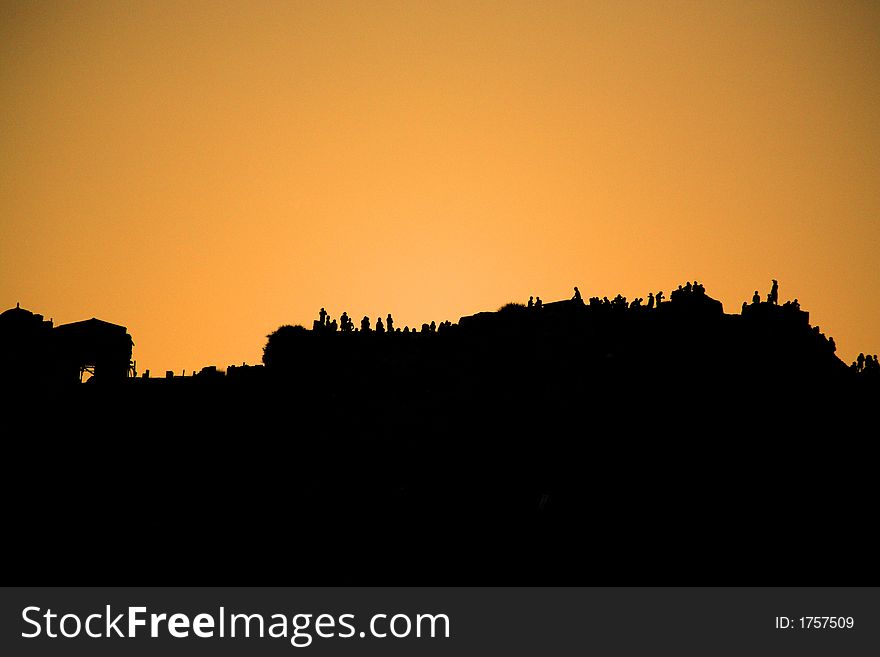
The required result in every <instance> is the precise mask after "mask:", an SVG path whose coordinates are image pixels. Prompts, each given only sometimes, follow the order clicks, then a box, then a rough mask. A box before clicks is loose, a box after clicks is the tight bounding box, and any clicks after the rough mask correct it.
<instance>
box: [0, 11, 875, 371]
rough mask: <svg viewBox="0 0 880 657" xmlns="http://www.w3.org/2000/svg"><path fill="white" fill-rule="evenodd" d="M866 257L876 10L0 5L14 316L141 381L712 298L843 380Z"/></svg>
mask: <svg viewBox="0 0 880 657" xmlns="http://www.w3.org/2000/svg"><path fill="white" fill-rule="evenodd" d="M878 246H880V4H878V3H876V2H845V1H833V2H831V1H825V2H794V1H790V2H789V1H780V0H770V1H768V0H763V1H761V2H746V1H736V2H731V1H726V2H712V1H710V0H705V1H703V2H651V1H647V0H638V1H633V2H628V1H625V0H613V1H609V2H590V1H586V0H585V1H583V2H550V1H547V0H544V1H535V2H519V1H514V0H506V1H504V2H479V1H477V0H467V1H464V2H452V1H444V2H428V1H424V0H408V1H403V2H382V1H379V0H370V1H366V0H365V1H362V2H332V1H329V0H321V1H320V2H298V1H294V0H290V1H287V2H262V1H258V0H256V1H245V0H240V1H238V2H221V1H212V2H182V1H180V0H175V1H171V2H97V3H95V2H87V1H82V2H51V3H50V2H36V3H32V2H2V4H0V310H2V309H5V308H8V307H12V306H15V304H16V302H21V305H22V306H23V307H25V308H28V309H30V310H33V311H35V312H39V313H43V314H44V315H45V316H46V317H47V318H48V317H52V318H53V319H54V320H55V322H56V324H58V323H64V322H70V321H76V320H80V319H85V318H88V317H92V316H96V317H99V318H101V319H105V320H108V321H111V322H115V323H118V324H124V325H125V326H127V327H128V328H129V331H130V332H131V334H132V336H133V337H134V341H135V345H136V346H135V350H134V358H135V359H136V360H137V362H138V369H139V370H140V371H143V370H144V369H146V368H150V369H151V370H152V371H153V372H154V373H160V372H164V370H166V369H173V370H176V371H178V372H179V371H180V370H182V369H186V370H187V371H189V370H191V369H192V368H200V367H202V366H204V365H211V364H216V365H218V366H220V367H221V368H225V367H226V366H227V365H229V364H240V363H242V362H245V361H246V362H248V363H257V362H259V360H260V357H261V353H262V347H263V345H264V344H265V336H266V334H267V333H269V332H270V331H272V330H274V329H275V328H277V327H278V326H279V325H281V324H286V323H291V324H295V323H300V324H304V325H307V326H311V321H312V319H313V318H315V317H316V316H317V313H318V310H319V309H320V308H321V307H322V306H324V307H326V308H327V310H328V311H329V312H330V313H331V315H332V316H333V317H338V316H339V315H340V314H341V312H342V311H343V310H346V311H348V313H349V314H350V315H352V316H353V317H354V318H355V320H356V321H359V320H360V318H361V317H362V316H363V315H365V314H368V315H370V316H371V317H372V318H373V321H374V322H375V318H376V317H378V316H380V315H381V316H382V317H385V315H386V314H387V313H389V312H390V313H392V314H393V315H394V317H395V324H396V325H397V326H400V327H403V326H404V325H407V324H408V325H410V326H413V325H417V324H418V325H420V324H421V323H422V322H426V321H427V322H430V321H431V320H437V321H440V320H444V319H451V320H453V321H456V320H457V319H458V318H459V317H460V316H462V315H467V314H471V313H474V312H478V311H481V310H494V309H496V308H498V307H499V306H501V305H502V304H504V303H506V302H509V301H514V300H517V301H525V300H526V299H528V297H529V295H539V296H541V297H542V298H543V299H544V300H545V301H551V300H556V299H560V298H566V297H569V296H570V295H571V290H572V286H574V285H578V286H579V287H580V290H581V292H582V293H583V294H584V296H585V297H589V296H593V295H599V296H604V295H608V296H613V295H615V294H617V293H618V292H620V293H622V294H624V295H626V296H628V297H634V296H642V297H647V294H648V292H649V291H655V292H656V291H657V290H661V289H662V290H664V292H665V293H666V294H667V296H668V293H669V290H670V289H672V288H674V287H675V286H676V285H678V284H679V283H684V282H686V281H688V280H694V279H698V280H699V281H701V282H702V283H703V284H704V285H705V286H706V289H707V292H708V293H709V294H710V295H711V296H713V297H716V298H718V299H720V300H721V301H722V302H723V303H724V306H725V310H726V311H727V312H738V311H739V306H740V304H741V303H742V301H744V300H746V299H750V298H751V295H752V293H753V292H754V290H755V289H756V288H757V289H759V290H760V291H761V293H762V295H766V293H767V291H768V290H769V286H770V279H771V278H777V279H779V281H780V297H781V300H783V301H784V300H786V299H791V298H795V297H797V298H798V299H799V301H800V303H801V305H802V306H803V308H804V309H805V310H808V311H810V313H811V322H812V323H813V324H814V325H815V324H818V325H819V326H820V327H821V329H822V331H823V332H825V333H826V334H827V335H830V336H833V337H834V338H835V340H836V341H837V344H838V353H839V354H840V355H841V356H842V357H843V358H844V359H849V360H851V359H852V358H853V357H854V356H855V354H857V353H858V352H859V351H865V352H870V353H876V352H878V351H880V267H878V264H877V254H878Z"/></svg>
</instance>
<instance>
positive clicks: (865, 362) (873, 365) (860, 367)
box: [850, 353, 880, 377]
mask: <svg viewBox="0 0 880 657" xmlns="http://www.w3.org/2000/svg"><path fill="white" fill-rule="evenodd" d="M850 369H851V370H853V371H854V372H856V373H858V374H864V375H866V376H870V377H880V364H878V362H877V354H874V355H873V356H871V355H867V356H866V355H865V354H863V353H861V354H859V355H858V357H857V358H856V359H855V360H854V361H853V363H852V365H850Z"/></svg>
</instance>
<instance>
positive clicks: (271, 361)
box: [263, 324, 309, 370]
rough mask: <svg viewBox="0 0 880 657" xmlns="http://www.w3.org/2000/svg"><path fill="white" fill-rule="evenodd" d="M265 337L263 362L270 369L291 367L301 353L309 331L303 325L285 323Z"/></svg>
mask: <svg viewBox="0 0 880 657" xmlns="http://www.w3.org/2000/svg"><path fill="white" fill-rule="evenodd" d="M266 337H267V338H268V339H267V341H266V346H265V347H263V364H264V365H265V366H266V367H267V368H270V369H276V370H280V369H291V368H292V367H293V366H294V365H295V364H296V360H297V358H298V355H299V353H301V352H300V348H301V346H302V344H303V343H304V342H305V341H306V340H308V338H309V332H308V331H307V330H306V329H305V327H303V326H300V325H296V326H291V325H289V324H285V325H284V326H280V327H278V328H277V329H275V331H273V332H272V333H270V334H269V335H268V336H266Z"/></svg>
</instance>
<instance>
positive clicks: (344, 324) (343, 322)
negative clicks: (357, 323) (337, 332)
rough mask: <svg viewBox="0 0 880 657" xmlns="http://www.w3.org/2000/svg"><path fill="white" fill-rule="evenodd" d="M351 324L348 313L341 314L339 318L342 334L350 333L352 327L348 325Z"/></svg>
mask: <svg viewBox="0 0 880 657" xmlns="http://www.w3.org/2000/svg"><path fill="white" fill-rule="evenodd" d="M349 322H351V318H349V316H348V313H346V312H343V313H342V316H341V317H340V318H339V323H340V328H341V329H342V332H343V333H348V332H349V331H351V329H352V326H351V325H350V324H349Z"/></svg>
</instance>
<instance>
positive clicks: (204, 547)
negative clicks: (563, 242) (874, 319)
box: [4, 296, 878, 584]
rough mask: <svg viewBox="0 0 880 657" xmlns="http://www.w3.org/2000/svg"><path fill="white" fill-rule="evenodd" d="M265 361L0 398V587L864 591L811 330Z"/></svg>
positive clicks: (561, 307)
mask: <svg viewBox="0 0 880 657" xmlns="http://www.w3.org/2000/svg"><path fill="white" fill-rule="evenodd" d="M275 347H277V348H276V349H275V350H274V353H273V354H272V358H270V359H269V363H268V366H267V367H266V368H265V370H263V371H253V372H251V373H250V375H249V376H239V377H233V376H226V377H221V376H217V377H209V376H205V377H195V378H190V379H182V380H181V379H178V380H171V381H155V380H142V379H140V380H129V381H126V382H125V383H124V384H122V385H103V386H102V385H100V384H98V385H77V386H72V387H71V386H55V387H37V388H34V387H28V388H22V389H13V390H10V391H7V395H6V398H7V399H8V400H12V403H10V404H9V405H8V406H7V410H6V413H5V415H6V416H7V419H8V425H7V426H8V427H9V433H8V434H7V436H6V444H7V445H8V446H9V447H10V448H11V449H10V450H9V452H8V454H9V458H8V461H7V472H8V475H7V477H6V478H5V486H6V499H7V506H6V514H5V517H6V531H5V532H4V535H5V536H6V543H7V547H8V548H9V556H8V557H7V559H8V560H9V561H8V563H12V564H16V567H15V575H14V576H13V578H16V576H18V577H20V578H21V580H22V581H27V582H30V583H33V582H34V580H35V579H36V580H40V581H42V580H45V581H46V583H49V582H53V583H58V582H59V579H60V580H61V581H68V582H78V583H95V584H97V583H107V582H110V583H114V582H118V583H125V582H137V583H163V582H165V583H168V582H173V583H178V584H180V583H212V584H221V583H222V584H240V583H248V584H257V583H260V584H273V583H315V584H352V583H364V584H367V583H371V584H377V583H379V584H385V583H387V584H393V583H397V584H424V583H434V584H443V583H448V584H453V583H456V584H489V583H495V584H538V583H541V584H587V583H611V584H629V583H640V584H645V583H648V584H652V583H657V584H660V583H665V584H679V583H681V584H684V583H712V584H716V583H734V584H747V583H762V584H775V583H809V584H825V583H834V584H852V583H869V582H876V573H877V568H876V565H875V563H876V556H875V553H876V543H875V539H873V534H874V531H873V529H874V526H875V525H876V517H877V492H876V491H877V483H876V475H875V473H876V468H877V465H876V464H877V461H876V457H875V456H874V450H875V442H876V438H877V430H876V423H877V419H876V410H875V409H876V408H877V404H876V402H877V399H878V381H877V377H876V376H865V374H866V373H856V372H853V371H852V370H851V369H849V368H847V367H846V366H845V365H844V364H843V363H842V362H841V361H840V360H839V359H838V358H837V357H836V356H835V355H834V352H833V347H831V346H830V345H829V342H828V340H826V339H825V338H824V336H821V334H819V333H818V332H817V331H815V330H813V329H812V328H811V327H810V326H809V323H808V320H807V318H806V315H805V314H804V313H799V312H798V311H794V310H791V309H784V308H782V307H778V306H775V305H772V306H771V304H756V305H754V306H753V307H750V308H747V309H746V311H745V312H744V314H742V315H736V316H731V315H724V314H723V313H722V312H721V308H720V304H718V303H717V302H715V301H713V300H712V299H710V298H709V297H705V296H703V297H701V298H699V299H693V300H690V301H685V302H681V301H680V302H678V303H665V304H663V305H662V306H661V307H660V308H657V309H651V310H648V309H644V308H638V309H626V308H619V309H618V308H614V307H610V306H606V305H594V306H592V307H591V306H590V305H585V304H581V303H579V302H563V303H559V304H548V305H547V306H545V307H544V308H542V309H541V310H540V311H535V310H528V309H525V308H519V307H511V308H507V309H505V310H504V311H502V312H499V313H485V314H481V315H477V316H474V317H471V318H463V319H462V320H461V322H460V323H459V324H458V325H453V326H451V327H445V330H443V331H441V332H440V333H427V334H414V333H411V334H402V333H394V334H377V333H375V332H371V333H360V332H359V333H348V334H343V333H336V332H333V333H331V332H323V331H320V330H315V331H305V330H302V331H299V330H297V331H293V332H292V333H290V337H289V339H288V340H287V341H286V342H285V343H281V344H276V345H275Z"/></svg>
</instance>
